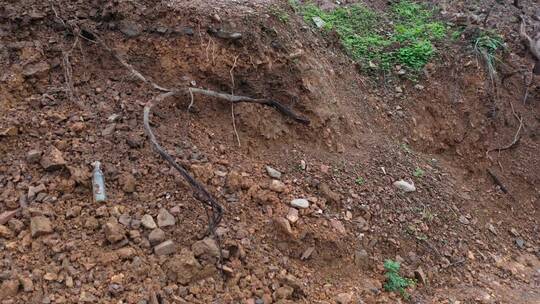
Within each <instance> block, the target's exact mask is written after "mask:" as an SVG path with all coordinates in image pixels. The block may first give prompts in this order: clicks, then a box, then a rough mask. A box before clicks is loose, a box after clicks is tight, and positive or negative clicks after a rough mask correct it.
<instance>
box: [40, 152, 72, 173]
mask: <svg viewBox="0 0 540 304" xmlns="http://www.w3.org/2000/svg"><path fill="white" fill-rule="evenodd" d="M40 163H41V166H42V167H43V169H45V170H47V171H55V170H58V169H62V168H63V167H64V166H65V165H66V161H65V160H64V156H63V155H62V152H60V150H58V149H57V148H56V147H55V146H51V147H50V148H49V149H48V150H47V151H46V152H45V154H44V155H43V157H42V158H41V162H40Z"/></svg>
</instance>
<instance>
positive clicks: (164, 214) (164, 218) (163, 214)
mask: <svg viewBox="0 0 540 304" xmlns="http://www.w3.org/2000/svg"><path fill="white" fill-rule="evenodd" d="M157 220H158V226H159V227H168V226H174V224H176V219H175V218H174V216H173V215H172V214H170V213H169V211H167V209H165V208H161V209H160V210H159V213H158V216H157Z"/></svg>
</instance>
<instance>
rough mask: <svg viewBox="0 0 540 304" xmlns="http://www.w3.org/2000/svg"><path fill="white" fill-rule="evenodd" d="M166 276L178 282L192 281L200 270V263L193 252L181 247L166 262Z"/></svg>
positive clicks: (186, 282)
mask: <svg viewBox="0 0 540 304" xmlns="http://www.w3.org/2000/svg"><path fill="white" fill-rule="evenodd" d="M164 269H167V277H168V278H169V279H170V280H172V281H176V282H178V283H180V284H183V285H185V284H188V283H190V282H192V281H194V280H195V279H196V278H197V276H198V275H199V273H200V271H201V270H202V266H201V264H199V261H197V259H196V258H195V256H194V255H193V252H191V251H189V250H187V249H182V251H181V252H180V253H179V254H176V255H174V256H173V257H172V258H171V259H170V260H169V261H168V262H167V264H166V267H164Z"/></svg>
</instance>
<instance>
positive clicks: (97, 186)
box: [92, 161, 107, 203]
mask: <svg viewBox="0 0 540 304" xmlns="http://www.w3.org/2000/svg"><path fill="white" fill-rule="evenodd" d="M92 166H94V171H93V172H92V191H93V192H94V201H95V202H98V203H99V202H104V201H106V200H107V196H106V195H105V178H104V177H103V171H101V163H100V162H99V161H95V162H93V163H92Z"/></svg>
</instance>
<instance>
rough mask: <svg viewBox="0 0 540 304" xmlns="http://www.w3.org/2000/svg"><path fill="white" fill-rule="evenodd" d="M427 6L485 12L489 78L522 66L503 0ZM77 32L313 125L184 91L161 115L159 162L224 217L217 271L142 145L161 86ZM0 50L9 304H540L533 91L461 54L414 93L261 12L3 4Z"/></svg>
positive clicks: (191, 209)
mask: <svg viewBox="0 0 540 304" xmlns="http://www.w3.org/2000/svg"><path fill="white" fill-rule="evenodd" d="M433 2H434V3H436V4H439V5H440V6H441V7H442V9H443V13H444V14H441V18H444V19H448V20H452V18H453V17H455V16H456V14H457V13H464V14H466V15H467V14H471V15H472V14H477V15H481V14H482V12H481V9H482V7H488V6H487V5H489V6H492V7H493V9H492V12H491V13H490V18H489V19H488V21H487V23H486V26H487V27H496V28H497V30H498V31H499V32H501V33H502V34H503V35H504V37H505V40H506V41H507V44H508V48H507V51H506V53H505V54H504V57H503V61H504V64H503V65H502V66H501V67H500V70H501V71H500V74H499V76H504V75H506V74H507V73H508V72H510V71H513V70H518V69H524V70H525V71H529V70H530V68H531V67H532V61H531V60H530V58H528V57H527V53H526V50H524V49H523V48H522V46H521V44H520V43H519V37H518V35H517V29H518V23H516V18H515V15H516V14H519V13H520V11H519V10H518V9H517V8H515V7H513V6H512V5H511V3H508V4H507V5H503V4H490V3H488V2H489V1H481V2H482V3H480V4H476V5H473V4H470V3H467V2H468V1H465V3H464V2H459V1H450V2H451V4H448V3H446V2H447V1H445V3H439V1H433ZM508 2H510V1H508ZM521 3H522V5H523V7H524V8H523V9H522V12H523V13H525V14H526V15H528V16H531V15H533V14H534V9H535V7H534V1H521ZM321 4H322V5H329V3H327V2H325V3H321ZM385 4H386V1H372V3H370V5H371V6H373V7H374V8H378V9H384V6H385ZM276 7H280V8H281V9H282V10H283V11H285V12H287V14H288V15H289V17H290V18H289V20H288V22H281V21H280V20H279V19H278V18H277V17H276V16H275V14H273V13H272V12H275V8H276ZM530 20H531V21H532V20H533V19H530ZM479 26H481V24H474V22H473V24H469V25H468V28H469V29H474V28H478V27H479ZM84 29H87V30H88V31H84ZM89 31H91V32H93V33H96V34H98V35H99V37H101V38H102V39H103V41H104V42H105V43H106V44H107V45H108V46H109V47H111V48H112V49H113V50H114V52H115V53H116V54H118V55H119V56H121V57H122V58H123V59H124V60H125V61H127V62H128V63H129V64H131V65H133V67H134V68H135V69H136V70H138V71H139V72H141V73H142V74H144V75H145V76H147V77H149V78H150V79H152V81H154V82H156V83H158V84H160V85H162V86H165V87H170V88H171V87H182V86H194V87H200V88H207V89H211V90H215V91H221V92H225V93H232V94H236V95H244V96H250V97H254V98H271V99H274V100H277V101H279V102H281V103H283V104H284V105H286V106H288V107H290V108H291V109H292V110H293V111H295V112H296V113H299V114H301V115H303V116H305V117H308V118H309V119H310V121H311V123H310V124H309V125H302V124H299V123H296V122H294V121H292V120H291V119H290V118H287V117H285V116H283V115H281V114H280V113H279V112H277V111H276V110H275V109H272V108H268V107H263V106H261V105H257V104H237V105H235V106H234V108H232V106H231V104H230V103H228V102H227V101H224V100H219V99H215V98H210V97H204V96H200V95H195V96H194V100H193V106H192V107H191V108H189V109H188V106H189V104H190V101H191V100H190V96H189V94H185V95H184V96H177V97H171V98H168V99H166V100H164V101H163V102H162V103H160V104H158V105H157V106H156V107H155V108H154V110H153V115H152V117H151V122H152V128H153V130H154V132H155V133H156V135H157V137H158V140H159V141H160V143H161V144H162V146H163V147H164V148H165V149H166V150H167V151H168V153H170V154H171V156H172V157H173V158H174V159H175V160H176V161H177V162H179V163H181V164H182V165H184V166H185V167H187V168H189V170H190V171H191V172H193V174H194V176H195V177H196V178H197V179H198V180H199V181H200V182H201V183H203V184H204V185H206V186H207V189H208V190H209V191H210V192H211V193H212V194H214V195H215V197H216V198H217V200H218V201H219V202H220V203H221V204H222V205H223V208H224V218H223V221H222V222H221V224H220V226H219V227H218V229H217V233H218V235H219V236H220V240H221V242H220V243H221V244H220V245H221V247H222V249H223V265H224V267H223V273H221V272H220V271H219V270H218V268H217V266H219V265H218V264H219V250H218V248H217V245H216V243H215V242H214V241H213V239H211V238H205V237H206V232H207V216H206V213H205V210H204V209H203V208H202V206H201V203H200V202H199V201H198V200H197V199H195V198H194V197H193V195H192V191H191V189H190V188H189V186H188V185H187V184H186V182H185V181H184V180H183V179H182V178H181V177H180V176H179V175H178V173H177V172H176V171H175V170H174V169H172V168H171V167H170V166H169V165H168V164H167V163H166V162H165V161H164V160H163V159H162V158H160V157H159V155H158V154H157V153H156V152H155V151H154V150H153V149H152V147H151V145H150V143H149V141H148V140H147V138H146V135H145V133H144V129H143V124H142V115H143V107H144V105H145V104H146V102H147V101H149V100H150V99H152V98H153V97H155V96H157V95H158V94H159V93H160V92H158V91H156V90H154V89H153V88H151V87H150V86H148V85H147V84H145V83H143V82H141V81H140V80H139V79H138V78H136V77H134V76H133V74H132V73H130V71H128V69H126V68H125V66H123V65H122V64H120V62H119V61H118V60H117V59H116V58H115V57H114V56H113V54H112V53H111V52H109V51H107V50H106V49H105V48H104V47H103V46H102V45H100V44H98V43H95V42H92V41H91V40H92V39H95V38H96V37H95V36H92V35H91V34H90V33H89ZM531 31H532V29H531ZM234 33H240V34H241V37H240V38H234V37H231V34H234ZM74 34H75V35H74ZM465 34H467V31H466V32H465ZM233 36H234V35H233ZM0 42H1V43H0V63H1V66H2V67H3V69H2V71H1V73H0V84H1V85H0V115H1V119H0V132H1V135H0V211H1V212H2V213H1V214H0V224H1V225H0V248H1V253H0V257H1V259H0V266H1V267H0V282H1V288H0V300H1V303H2V304H7V303H151V304H155V303H401V302H411V303H531V304H532V303H540V291H539V290H540V288H539V287H540V259H539V257H540V238H539V237H538V236H539V232H540V231H539V229H540V228H539V224H540V216H539V213H538V212H539V206H540V186H539V185H540V175H539V174H538V172H540V157H539V155H540V142H539V132H540V125H539V122H540V104H539V103H540V98H539V96H540V95H539V94H540V89H539V78H538V77H537V76H536V77H533V78H532V80H531V78H530V73H528V72H527V73H525V74H524V73H516V74H514V75H512V76H509V77H507V78H506V79H505V80H504V81H503V82H501V81H497V82H496V83H495V86H493V85H492V83H491V82H490V80H489V76H488V75H487V74H486V72H485V70H484V68H483V64H482V61H481V60H479V59H478V58H477V57H476V55H475V53H474V52H473V50H472V48H471V46H470V43H469V42H468V41H466V39H465V40H463V41H462V42H447V44H442V45H438V46H437V47H438V48H439V57H438V58H437V59H436V60H435V61H434V63H432V64H429V65H428V66H427V67H426V69H425V71H424V73H423V75H421V76H420V77H419V79H418V80H417V81H415V82H413V81H411V80H409V79H407V78H406V77H402V76H399V75H397V73H396V74H395V75H390V76H389V77H385V78H384V79H382V78H381V79H379V78H377V77H376V76H370V75H365V74H364V73H362V72H361V70H360V69H359V68H358V67H357V66H356V65H355V64H354V63H353V62H352V61H351V60H350V59H349V58H347V56H346V54H345V52H344V51H343V49H342V48H341V47H340V46H339V41H338V39H337V38H336V37H335V36H334V35H332V34H321V32H320V31H318V30H317V29H315V28H313V27H311V26H310V25H307V24H306V23H305V22H304V21H303V20H302V18H301V17H300V16H297V15H295V13H294V12H293V11H292V9H291V8H290V7H289V6H288V5H287V4H286V3H285V2H275V1H262V0H259V1H234V2H232V1H221V0H220V1H205V0H197V1H162V2H155V1H145V0H142V1H79V2H73V1H57V2H55V3H54V4H53V5H51V4H50V3H48V2H47V3H46V2H42V1H7V2H6V1H4V3H2V5H1V6H0ZM523 75H527V76H528V77H529V78H527V79H526V80H527V82H530V84H529V85H528V89H526V87H527V86H525V85H524V81H523V78H522V76H523ZM397 87H399V88H397ZM525 90H527V99H526V100H525V101H524V98H523V97H524V93H525ZM233 113H234V114H233ZM233 117H234V119H235V124H234V126H233ZM518 118H519V119H522V126H521V129H520V132H519V134H518V137H519V141H517V142H516V143H515V144H514V145H511V147H510V148H508V149H504V150H502V151H499V150H497V148H500V147H505V146H508V145H509V144H510V143H512V142H513V140H514V138H515V134H516V131H517V130H518V128H519V126H520V123H519V119H518ZM235 129H236V131H235ZM236 133H237V135H236ZM493 149H495V150H494V151H491V152H488V151H490V150H493ZM96 160H99V161H101V162H102V163H103V171H104V174H105V181H106V187H107V196H108V201H107V202H106V203H96V202H93V200H92V190H91V179H90V175H91V171H92V166H91V163H92V162H94V161H96ZM267 166H270V167H272V168H274V169H276V170H278V171H279V172H280V173H281V176H280V177H279V178H277V177H272V176H270V175H269V173H268V172H267V169H266V167H267ZM417 169H421V171H422V173H419V172H420V171H419V170H417ZM415 171H416V174H415ZM488 172H491V173H488ZM401 179H403V180H405V181H408V182H410V183H412V184H414V186H415V188H416V191H414V192H409V193H405V192H403V191H402V190H400V189H398V188H396V187H395V186H394V185H393V183H394V182H395V181H398V180H401ZM293 199H306V200H307V201H308V203H309V207H308V208H305V209H303V208H292V207H291V201H292V200H293ZM12 211H15V212H12ZM150 218H151V219H150ZM386 259H393V260H397V261H399V262H400V263H401V266H402V268H401V272H402V274H403V276H407V277H411V278H416V280H417V284H416V285H415V286H414V287H410V288H408V289H407V294H409V295H410V298H408V299H405V298H404V297H403V295H401V294H399V293H392V292H387V291H385V289H384V287H383V285H384V282H385V277H384V269H383V263H384V261H385V260H386Z"/></svg>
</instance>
